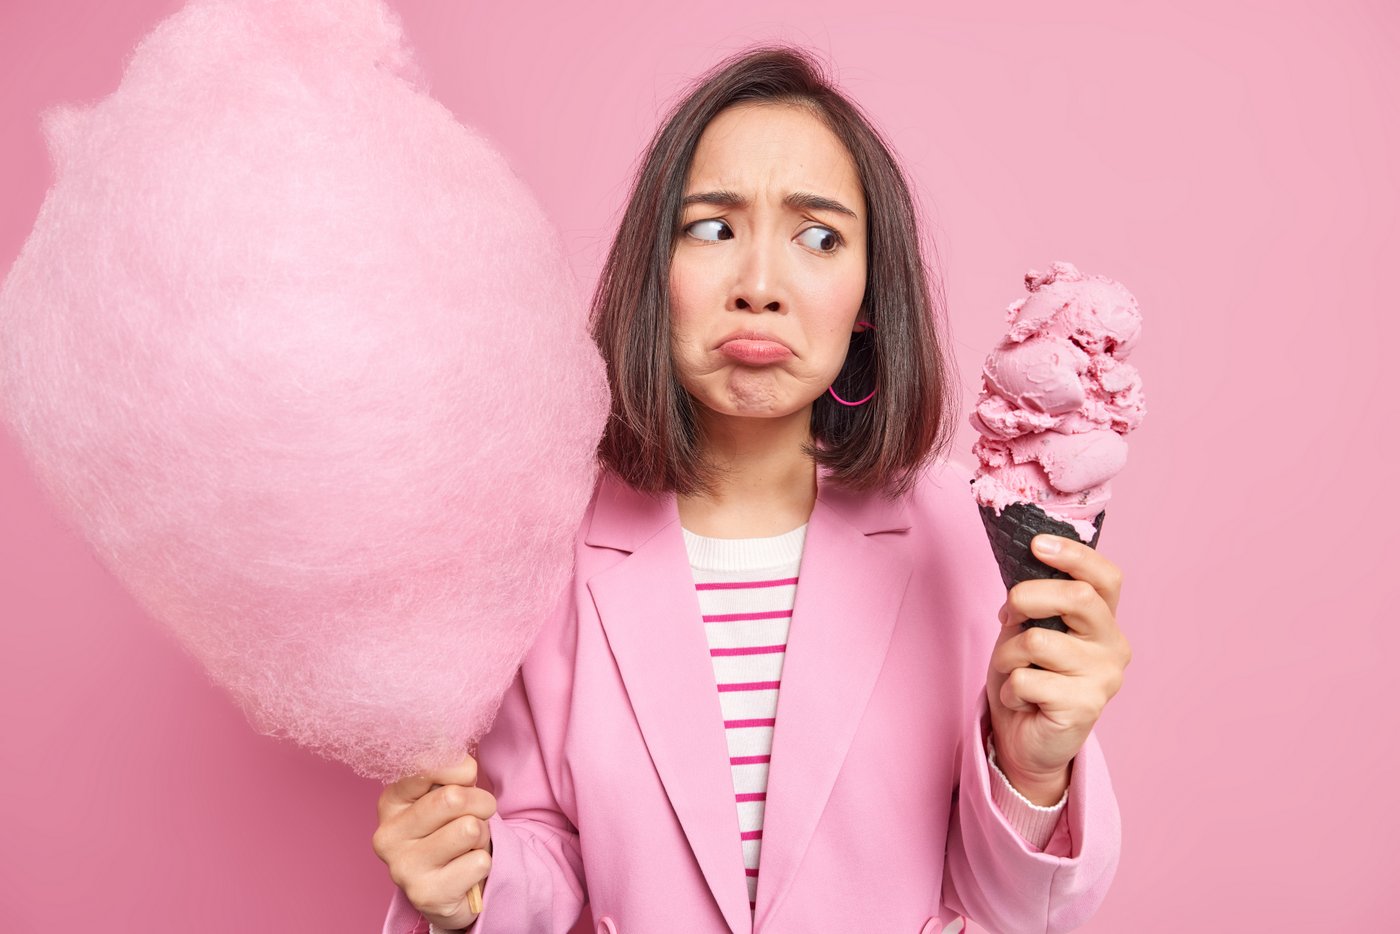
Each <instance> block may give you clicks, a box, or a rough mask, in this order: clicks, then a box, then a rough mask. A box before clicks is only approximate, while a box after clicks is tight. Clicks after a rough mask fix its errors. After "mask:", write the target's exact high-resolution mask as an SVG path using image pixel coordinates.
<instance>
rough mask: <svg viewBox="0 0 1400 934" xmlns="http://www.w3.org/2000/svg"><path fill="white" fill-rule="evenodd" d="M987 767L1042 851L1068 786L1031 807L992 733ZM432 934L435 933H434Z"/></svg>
mask: <svg viewBox="0 0 1400 934" xmlns="http://www.w3.org/2000/svg"><path fill="white" fill-rule="evenodd" d="M986 746H987V765H988V767H989V768H990V769H991V771H992V774H993V776H994V777H993V778H992V801H993V802H994V803H995V804H996V806H997V810H999V811H1001V813H1002V816H1003V817H1005V818H1006V819H1007V821H1008V822H1009V823H1010V824H1011V827H1012V829H1014V830H1015V831H1016V833H1018V834H1020V835H1021V839H1023V840H1025V841H1026V842H1027V843H1029V844H1030V845H1031V846H1033V847H1035V848H1036V849H1037V850H1042V851H1043V850H1044V849H1045V845H1046V844H1047V843H1049V842H1050V837H1051V836H1052V835H1053V834H1054V833H1055V825H1056V824H1058V823H1059V822H1060V818H1061V816H1062V815H1063V814H1064V811H1065V803H1066V802H1067V801H1069V787H1068V786H1066V787H1065V792H1064V794H1062V795H1060V800H1059V801H1057V802H1056V803H1055V804H1052V805H1049V806H1048V807H1047V806H1042V805H1039V804H1033V803H1032V802H1031V801H1030V800H1029V799H1028V798H1026V796H1025V795H1023V794H1021V793H1020V792H1019V791H1017V790H1016V786H1014V785H1012V784H1011V782H1010V780H1009V779H1007V777H1006V774H1005V773H1004V772H1002V770H1001V769H1000V768H998V767H997V752H996V748H995V746H994V745H993V743H992V737H991V734H988V735H987V743H986ZM433 934H438V932H436V931H434V932H433Z"/></svg>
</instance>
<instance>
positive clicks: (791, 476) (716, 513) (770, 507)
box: [677, 406, 817, 538]
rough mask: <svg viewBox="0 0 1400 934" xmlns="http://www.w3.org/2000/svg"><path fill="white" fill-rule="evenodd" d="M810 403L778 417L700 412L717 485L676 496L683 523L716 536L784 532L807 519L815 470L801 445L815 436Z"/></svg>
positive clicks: (705, 453) (813, 497)
mask: <svg viewBox="0 0 1400 934" xmlns="http://www.w3.org/2000/svg"><path fill="white" fill-rule="evenodd" d="M811 417H812V410H811V407H810V406H807V407H805V408H803V409H801V410H800V411H797V412H794V413H792V414H791V415H785V416H781V417H778V418H733V417H729V416H721V415H716V414H714V413H713V412H709V411H702V412H701V413H700V420H701V424H700V428H701V433H702V437H703V439H704V442H703V456H704V457H705V461H706V463H707V464H709V465H711V466H712V468H713V471H714V473H713V476H714V482H713V489H712V490H711V491H710V492H708V493H699V494H694V495H690V496H680V497H678V498H677V505H678V507H679V509H680V516H681V525H682V526H684V527H685V528H687V529H689V530H690V531H692V532H695V533H697V534H699V535H708V536H711V537H714V538H753V537H763V536H770V535H781V534H782V533H784V532H789V531H791V530H793V529H795V528H797V527H798V526H800V525H802V524H803V523H804V522H806V521H807V518H808V517H809V516H810V515H811V514H812V506H813V505H814V504H815V503H816V499H817V470H816V464H815V463H813V462H812V459H811V458H810V457H808V456H807V455H806V454H804V453H803V451H802V448H803V445H805V444H806V443H807V442H808V441H810V440H811Z"/></svg>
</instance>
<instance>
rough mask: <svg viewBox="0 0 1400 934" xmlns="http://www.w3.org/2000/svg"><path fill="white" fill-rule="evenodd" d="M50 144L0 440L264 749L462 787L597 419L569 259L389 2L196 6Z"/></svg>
mask: <svg viewBox="0 0 1400 934" xmlns="http://www.w3.org/2000/svg"><path fill="white" fill-rule="evenodd" d="M43 128H44V132H45V135H46V137H47V140H48V144H49V149H50V152H51V156H52V159H53V163H54V167H55V175H56V181H55V183H54V185H53V186H52V188H51V189H50V191H49V192H48V195H47V197H46V199H45V201H44V203H43V206H42V207H41V209H40V212H39V216H38V219H37V221H36V223H35V226H34V230H33V232H32V233H31V234H30V236H29V238H28V240H27V242H26V243H25V245H24V247H23V249H22V251H21V253H20V257H19V259H18V260H17V261H16V263H15V265H14V266H13V268H12V269H11V270H10V271H9V274H8V275H7V277H6V279H5V282H4V285H3V289H0V414H2V415H3V417H4V421H5V422H6V424H7V426H8V428H9V430H10V431H11V432H12V433H13V434H14V436H15V437H16V439H17V440H18V442H19V444H20V445H21V448H22V449H23V451H24V452H25V454H26V456H27V457H28V459H29V462H30V464H31V466H32V468H33V470H34V473H35V476H36V477H37V478H38V480H39V482H40V484H41V485H42V486H43V488H44V489H45V490H46V491H47V492H48V494H49V495H50V496H51V497H52V499H53V501H54V503H55V505H56V506H57V507H58V510H59V512H60V513H61V514H62V515H63V516H64V517H65V518H66V519H67V520H68V521H69V522H71V523H72V524H73V525H74V526H75V527H76V528H77V530H78V531H79V532H80V533H81V534H82V535H83V536H84V537H85V538H86V539H87V540H88V541H89V542H90V543H91V544H92V546H93V548H94V549H95V551H96V552H97V554H98V555H99V557H100V558H101V559H102V561H103V562H104V564H105V565H106V566H107V567H108V568H109V569H110V570H111V572H112V573H113V574H114V575H115V576H116V578H118V579H119V580H120V581H121V582H122V584H123V585H124V586H125V587H126V588H127V589H128V590H129V591H130V592H131V593H132V594H133V596H134V597H135V598H136V599H137V600H138V601H139V602H140V603H141V605H142V606H143V607H144V608H145V609H146V610H147V611H148V612H149V613H150V615H151V616H152V617H154V618H156V619H158V620H159V621H160V622H161V623H163V624H164V625H165V626H167V627H168V628H169V629H170V631H171V632H173V633H174V635H175V636H176V637H177V638H178V639H179V640H180V642H181V643H182V644H183V645H184V646H185V647H186V648H187V649H188V650H189V651H190V652H191V653H192V654H193V655H194V656H195V657H197V658H198V659H199V660H200V662H202V663H203V664H204V665H205V666H206V668H207V670H208V671H209V673H210V675H211V677H212V678H213V679H214V680H215V681H216V682H217V683H218V684H220V685H222V686H223V687H224V688H226V689H227V690H228V691H229V692H230V694H231V695H232V696H233V697H234V698H235V699H236V700H237V702H238V703H239V704H240V705H241V706H242V707H243V709H244V710H245V712H246V713H247V714H248V716H249V718H250V720H251V721H252V722H253V724H254V725H255V727H257V728H258V729H259V730H261V731H262V732H265V733H268V734H272V735H279V736H285V737H288V738H290V739H292V740H295V741H296V742H298V743H301V744H303V745H305V746H307V747H308V748H311V749H313V750H315V751H316V752H318V753H320V754H321V755H324V756H327V757H330V758H334V759H338V760H340V761H342V762H345V763H346V764H348V765H349V766H350V767H351V768H353V769H354V770H355V771H356V772H357V773H358V774H360V775H362V776H366V777H375V778H380V779H384V780H392V779H395V778H398V777H400V776H401V775H404V774H407V773H409V772H412V771H418V770H419V769H423V768H433V767H437V766H441V765H445V764H448V763H452V762H456V761H459V760H460V759H461V758H462V756H463V755H464V754H465V753H466V751H467V750H468V749H469V748H471V746H472V744H473V743H474V742H475V741H476V740H477V739H478V738H479V737H480V736H481V734H483V733H484V732H485V731H486V730H487V729H488V728H489V726H490V723H491V721H492V719H493V718H494V716H495V711H496V708H497V706H498V704H499V701H500V696H501V694H502V693H503V692H504V690H505V688H506V687H507V686H508V685H509V683H510V680H511V678H512V677H513V675H514V671H515V668H516V666H517V665H518V664H519V662H520V659H521V658H522V657H523V655H524V652H525V650H526V648H527V647H528V646H529V643H530V642H531V640H532V639H533V638H534V636H535V634H536V633H537V632H538V630H539V626H540V624H541V623H542V622H543V620H544V618H545V616H546V615H547V614H548V613H549V612H551V611H552V609H553V608H554V605H555V603H556V601H557V599H558V598H559V596H560V594H561V593H562V592H563V590H564V585H565V583H566V580H567V576H568V574H569V571H570V561H571V556H572V542H573V534H574V530H575V528H576V526H577V523H578V520H579V517H580V515H581V513H582V509H583V506H584V504H585V502H586V500H587V497H588V494H589V492H590V491H591V488H592V484H593V481H594V477H595V466H594V458H593V451H594V445H595V443H596V440H597V437H598V434H599V432H600V431H601V428H602V424H603V419H604V417H605V414H606V401H607V400H606V393H607V390H606V384H605V382H604V379H603V372H602V364H601V362H600V361H599V359H598V356H597V353H596V351H595V349H594V348H593V346H592V344H591V342H590V341H589V340H588V337H587V332H586V327H585V320H584V304H583V302H582V300H581V299H582V297H581V295H580V294H579V291H578V288H577V283H576V282H575V281H574V280H573V278H572V276H571V273H570V271H569V268H568V264H567V261H566V259H565V256H564V254H563V251H562V249H561V244H560V242H559V237H558V235H557V232H556V231H555V230H554V228H553V227H552V225H551V224H550V222H549V220H548V219H547V218H546V216H545V215H544V213H543V211H542V209H541V208H540V206H539V205H538V204H537V203H536V201H535V200H534V198H533V196H532V195H531V194H530V192H529V191H528V190H527V189H526V188H525V186H524V184H523V183H522V182H521V181H520V180H519V178H518V177H517V176H516V175H515V173H514V172H513V171H512V170H511V168H510V166H509V165H508V164H507V163H506V161H505V160H504V158H503V157H502V155H501V154H500V153H499V152H498V151H497V150H496V149H495V148H493V147H492V145H491V144H490V143H488V142H487V141H486V140H485V139H484V138H483V137H482V136H481V135H480V134H479V133H477V132H475V131H473V130H471V129H470V128H468V127H465V126H463V125H462V124H460V123H459V122H457V121H456V120H455V119H454V118H453V117H452V115H451V114H450V113H449V112H448V111H447V110H446V109H445V108H444V107H442V106H441V105H440V104H439V103H437V102H436V101H435V100H433V99H432V98H431V97H430V96H429V95H428V94H427V93H426V91H425V89H424V87H423V84H422V81H421V78H420V73H419V72H418V70H417V68H416V66H415V65H414V63H413V60H412V57H411V53H410V51H409V50H408V48H407V47H406V45H405V43H404V40H403V37H402V35H401V31H400V26H399V24H398V22H397V21H396V19H395V17H394V16H393V14H392V13H391V12H390V11H389V10H388V9H387V8H386V7H385V6H384V5H383V3H381V2H378V0H316V2H312V0H299V2H296V3H285V2H272V0H242V2H234V0H196V2H192V3H190V4H189V5H187V6H186V7H184V8H183V9H182V10H180V11H179V12H178V13H176V14H175V15H173V16H172V17H170V18H169V19H167V20H165V21H164V22H162V23H160V24H159V25H158V26H157V27H156V28H155V29H154V30H153V31H152V32H151V33H150V34H149V35H148V36H146V37H145V38H144V39H143V40H142V42H141V43H140V45H139V46H138V47H137V49H136V50H135V52H134V53H133V55H132V56H131V57H130V59H129V61H128V66H127V69H126V73H125V75H124V76H123V78H122V81H121V84H120V86H119V88H118V89H117V90H116V91H115V92H114V93H112V94H111V95H110V96H108V97H106V98H105V99H103V100H101V101H98V102H97V103H95V104H94V105H92V106H90V107H87V108H81V109H79V108H58V109H56V110H52V111H49V112H48V113H46V114H45V116H44V122H43Z"/></svg>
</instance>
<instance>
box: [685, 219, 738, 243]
mask: <svg viewBox="0 0 1400 934" xmlns="http://www.w3.org/2000/svg"><path fill="white" fill-rule="evenodd" d="M705 224H718V225H719V226H720V228H721V230H723V231H724V232H725V233H728V234H729V236H728V237H721V236H718V231H716V236H714V237H705V236H699V237H696V239H697V240H733V239H734V231H732V230H730V229H729V225H728V224H726V223H725V222H724V221H722V220H720V219H719V218H717V217H712V218H709V219H708V220H703V221H696V222H695V223H693V224H689V225H687V226H686V227H685V232H686V233H688V234H690V235H691V236H695V234H694V231H696V230H701V229H706V230H714V228H713V227H710V228H706V227H705V226H704V225H705Z"/></svg>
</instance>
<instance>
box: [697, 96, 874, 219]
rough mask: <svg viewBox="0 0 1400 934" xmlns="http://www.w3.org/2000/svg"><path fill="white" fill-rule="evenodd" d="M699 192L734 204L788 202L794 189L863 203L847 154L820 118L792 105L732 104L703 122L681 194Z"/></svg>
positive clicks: (853, 204) (855, 205)
mask: <svg viewBox="0 0 1400 934" xmlns="http://www.w3.org/2000/svg"><path fill="white" fill-rule="evenodd" d="M707 192H723V193H726V194H727V195H729V196H731V197H730V198H729V201H730V202H731V203H732V206H735V207H745V206H747V205H748V204H749V203H752V202H753V201H754V200H755V199H757V200H760V201H768V202H772V203H774V204H775V205H783V204H786V206H788V207H794V205H793V204H792V198H791V196H792V195H793V194H794V193H802V194H804V195H815V196H817V197H818V198H826V199H829V200H831V201H835V202H839V203H841V204H844V205H847V206H848V207H850V208H851V209H853V210H854V211H856V212H857V214H860V213H862V209H863V208H864V199H863V197H862V192H861V184H860V178H859V176H858V175H857V173H856V166H855V160H854V159H852V158H851V154H850V153H849V152H848V151H847V149H846V147H845V146H844V145H843V144H842V143H841V140H840V139H839V138H838V137H837V136H836V134H835V133H832V132H831V130H830V129H828V128H827V126H826V124H824V123H822V122H821V120H819V119H818V118H817V117H816V116H815V115H813V114H812V113H811V112H810V111H808V110H806V109H805V108H800V107H794V106H779V105H773V104H763V105H742V106H735V107H730V108H728V109H727V110H724V111H723V112H721V113H720V114H718V115H717V116H716V117H715V118H714V119H713V120H711V121H710V123H709V124H708V125H707V126H706V127H705V130H704V132H703V133H702V134H701V136H700V141H699V145H698V146H697V147H696V151H695V157H694V159H693V160H692V161H691V165H690V171H689V173H688V174H687V180H686V190H685V194H686V195H688V196H694V195H697V194H703V193H707ZM736 196H737V197H736ZM704 200H706V201H707V202H708V203H720V202H718V201H716V200H714V199H709V198H706V199H704Z"/></svg>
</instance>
